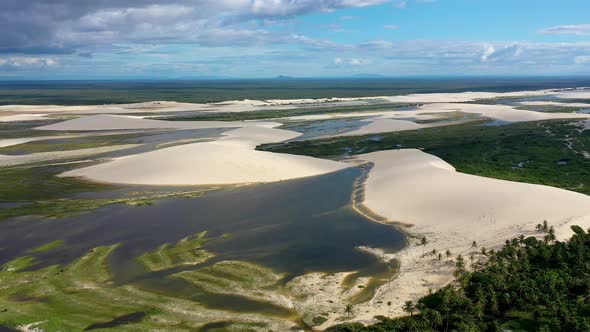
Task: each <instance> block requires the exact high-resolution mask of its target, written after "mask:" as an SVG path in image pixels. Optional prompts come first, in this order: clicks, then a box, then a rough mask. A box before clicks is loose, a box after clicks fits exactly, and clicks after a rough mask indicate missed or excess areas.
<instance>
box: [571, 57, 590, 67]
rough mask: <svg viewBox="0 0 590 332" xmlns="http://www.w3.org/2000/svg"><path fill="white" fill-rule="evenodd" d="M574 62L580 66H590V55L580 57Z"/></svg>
mask: <svg viewBox="0 0 590 332" xmlns="http://www.w3.org/2000/svg"><path fill="white" fill-rule="evenodd" d="M574 62H575V63H576V64H578V65H585V64H590V55H578V56H576V57H575V58H574Z"/></svg>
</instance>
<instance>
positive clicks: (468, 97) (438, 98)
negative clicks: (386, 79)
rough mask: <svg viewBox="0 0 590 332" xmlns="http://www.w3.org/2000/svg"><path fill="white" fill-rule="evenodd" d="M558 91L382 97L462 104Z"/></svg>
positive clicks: (409, 100)
mask: <svg viewBox="0 0 590 332" xmlns="http://www.w3.org/2000/svg"><path fill="white" fill-rule="evenodd" d="M556 91H557V90H536V91H515V92H470V91H468V92H456V93H416V94H409V95H400V96H391V97H380V98H382V99H384V100H387V101H389V102H393V103H462V102H470V101H477V100H480V99H496V98H513V97H535V96H545V95H553V94H555V93H556Z"/></svg>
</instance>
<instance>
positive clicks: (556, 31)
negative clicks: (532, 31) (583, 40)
mask: <svg viewBox="0 0 590 332" xmlns="http://www.w3.org/2000/svg"><path fill="white" fill-rule="evenodd" d="M539 33H541V34H544V35H576V36H590V24H578V25H559V26H555V27H551V28H546V29H542V30H540V31H539Z"/></svg>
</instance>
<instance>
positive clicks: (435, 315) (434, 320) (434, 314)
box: [430, 310, 443, 330]
mask: <svg viewBox="0 0 590 332" xmlns="http://www.w3.org/2000/svg"><path fill="white" fill-rule="evenodd" d="M442 323H443V317H442V315H441V314H440V312H438V311H436V310H431V311H430V329H431V330H434V329H435V328H437V327H439V326H441V325H442Z"/></svg>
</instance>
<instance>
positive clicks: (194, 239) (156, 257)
mask: <svg viewBox="0 0 590 332" xmlns="http://www.w3.org/2000/svg"><path fill="white" fill-rule="evenodd" d="M206 236H207V232H201V233H199V234H196V235H194V236H189V237H185V238H184V239H182V240H180V241H178V242H177V243H176V244H169V243H166V244H164V245H162V246H160V247H159V248H158V249H156V250H154V251H152V252H147V253H145V254H143V255H141V256H140V257H138V258H137V260H138V261H139V263H141V265H143V266H144V267H145V268H146V269H148V270H150V271H160V270H166V269H170V268H173V267H177V266H181V265H196V264H199V263H203V262H204V261H206V260H208V259H209V258H211V257H213V254H212V253H210V252H208V251H206V250H203V249H201V247H202V246H203V244H204V243H205V242H206V241H207V240H208V239H207V238H206Z"/></svg>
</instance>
